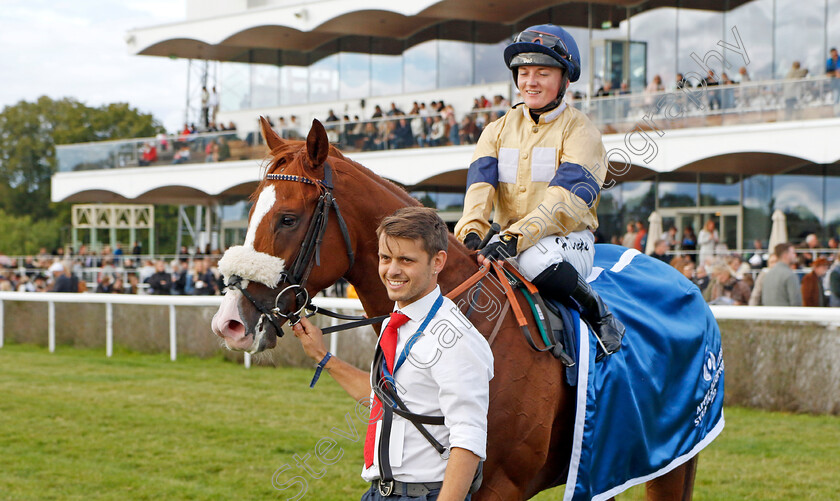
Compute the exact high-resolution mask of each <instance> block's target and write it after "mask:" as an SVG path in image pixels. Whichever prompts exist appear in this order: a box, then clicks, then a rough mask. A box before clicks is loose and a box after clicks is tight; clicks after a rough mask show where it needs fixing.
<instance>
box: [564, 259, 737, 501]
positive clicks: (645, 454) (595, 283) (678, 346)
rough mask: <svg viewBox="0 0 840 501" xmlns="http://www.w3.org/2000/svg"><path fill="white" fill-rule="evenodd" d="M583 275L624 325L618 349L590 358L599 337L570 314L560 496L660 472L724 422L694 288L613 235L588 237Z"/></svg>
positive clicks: (707, 317)
mask: <svg viewBox="0 0 840 501" xmlns="http://www.w3.org/2000/svg"><path fill="white" fill-rule="evenodd" d="M587 280H588V281H589V282H590V284H591V285H592V288H593V289H595V290H596V291H597V292H598V294H600V295H601V297H602V298H603V299H604V301H605V302H606V303H607V304H608V305H609V307H610V309H611V311H612V312H613V314H614V315H615V316H616V317H617V318H618V319H619V320H621V322H623V323H624V325H625V327H626V328H627V332H626V334H625V336H624V340H623V342H622V347H621V350H619V351H618V352H616V353H614V354H612V355H610V356H608V357H605V358H604V360H602V361H600V362H598V363H596V362H595V355H596V354H597V340H596V339H595V337H594V335H593V334H591V333H590V332H589V329H588V328H587V326H586V324H584V323H583V322H582V321H580V320H577V324H578V325H577V327H578V333H577V337H578V340H579V342H578V346H577V350H576V352H577V359H578V363H577V364H576V367H577V369H578V373H577V406H576V411H575V412H576V415H575V429H574V438H573V440H574V442H573V447H572V457H571V462H570V465H569V474H568V477H567V481H566V491H565V495H564V497H563V499H564V501H577V500H588V499H593V500H596V501H597V500H604V499H609V498H610V497H612V496H615V495H617V494H619V493H620V492H622V491H624V490H626V489H628V488H630V487H632V486H634V485H637V484H640V483H643V482H646V481H648V480H651V479H653V478H656V477H659V476H661V475H664V474H665V473H667V472H669V471H671V470H672V469H674V468H677V467H678V466H680V465H681V464H683V463H685V462H686V461H688V460H689V459H691V458H692V457H694V456H695V455H696V454H697V453H698V452H700V451H701V450H702V449H703V448H704V447H706V446H707V445H709V444H710V443H711V442H712V440H714V439H715V437H717V436H718V434H720V432H721V431H722V430H723V426H724V420H723V348H722V346H721V339H720V331H719V329H718V325H717V322H716V321H715V318H714V316H713V315H712V312H711V310H710V309H709V307H708V306H707V305H706V302H705V301H704V300H703V297H702V295H701V293H700V290H699V289H698V288H697V287H696V286H695V285H694V284H692V283H691V282H690V281H689V280H687V279H686V278H685V277H683V276H682V274H680V273H679V272H678V271H677V270H675V269H674V268H672V267H671V266H668V265H667V264H665V263H663V262H661V261H659V260H657V259H653V258H650V257H648V256H645V255H644V254H641V253H639V252H638V251H636V250H629V249H627V248H625V247H619V246H616V245H598V246H596V251H595V264H594V268H593V271H592V274H591V275H590V276H589V277H588V279H587ZM575 318H576V319H578V317H577V316H575ZM580 332H584V333H587V335H583V336H581V335H580Z"/></svg>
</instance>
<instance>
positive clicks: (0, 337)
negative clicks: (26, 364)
mask: <svg viewBox="0 0 840 501" xmlns="http://www.w3.org/2000/svg"><path fill="white" fill-rule="evenodd" d="M2 347H3V300H2V299H0V348H2Z"/></svg>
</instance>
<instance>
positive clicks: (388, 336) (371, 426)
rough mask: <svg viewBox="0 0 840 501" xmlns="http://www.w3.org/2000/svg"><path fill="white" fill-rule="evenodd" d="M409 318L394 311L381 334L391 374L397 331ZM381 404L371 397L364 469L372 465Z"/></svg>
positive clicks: (380, 341) (381, 344) (395, 350)
mask: <svg viewBox="0 0 840 501" xmlns="http://www.w3.org/2000/svg"><path fill="white" fill-rule="evenodd" d="M408 320H409V318H408V317H407V316H406V315H403V314H402V313H400V312H398V311H395V312H393V313H391V320H390V321H388V325H386V326H385V331H384V332H383V333H382V338H381V339H380V340H379V345H380V346H381V347H382V354H383V355H385V363H387V364H388V370H390V371H391V373H392V374H393V372H394V357H395V356H396V352H397V329H399V328H400V327H402V326H403V325H404V324H405V323H406V322H408ZM379 376H380V375H379V374H377V375H376V380H377V381H378V380H379ZM381 414H382V402H380V401H379V397H377V396H376V395H374V396H373V405H371V407H370V420H369V421H368V429H367V436H365V468H370V467H371V465H373V446H374V443H375V442H376V422H377V421H379V419H378V418H377V419H374V416H378V417H381Z"/></svg>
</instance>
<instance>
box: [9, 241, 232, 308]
mask: <svg viewBox="0 0 840 501" xmlns="http://www.w3.org/2000/svg"><path fill="white" fill-rule="evenodd" d="M141 253H142V249H141V247H140V245H139V244H138V243H135V245H134V248H133V249H132V253H131V255H125V254H123V251H122V246H121V245H120V244H117V246H116V248H115V249H114V250H113V251H112V250H111V248H110V246H107V245H106V246H104V247H103V248H102V251H101V252H99V253H96V252H89V251H88V249H87V247H86V246H84V245H82V246H81V247H80V249H79V251H78V252H77V253H75V254H74V255H65V253H64V249H63V248H59V249H56V250H55V251H53V252H52V253H48V252H47V250H46V248H42V249H41V251H40V252H39V254H38V255H35V256H26V257H23V258H15V259H13V258H10V257H8V256H4V255H0V291H19V292H97V293H107V294H155V295H195V296H212V295H217V294H220V290H221V289H222V287H223V286H222V285H220V284H223V283H224V281H223V278H222V277H221V276H220V273H219V270H218V268H217V262H218V259H219V257H220V256H219V254H218V251H214V252H213V253H211V252H209V249H208V250H207V252H206V253H205V254H196V253H192V254H191V253H189V252H188V250H187V249H186V247H182V248H181V251H180V252H179V253H178V255H176V256H174V257H173V258H172V259H171V260H164V259H162V258H157V259H155V258H150V257H148V256H142V255H141Z"/></svg>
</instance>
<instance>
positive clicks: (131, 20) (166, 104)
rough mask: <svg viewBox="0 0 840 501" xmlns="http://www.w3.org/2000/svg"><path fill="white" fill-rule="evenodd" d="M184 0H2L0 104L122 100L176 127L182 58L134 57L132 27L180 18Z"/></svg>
mask: <svg viewBox="0 0 840 501" xmlns="http://www.w3.org/2000/svg"><path fill="white" fill-rule="evenodd" d="M185 9H186V6H185V0H110V1H109V0H73V1H72V2H56V1H54V0H53V1H44V0H2V1H0V108H4V107H6V106H9V105H13V104H15V103H17V102H19V101H21V100H24V101H34V100H36V99H38V97H40V96H48V97H50V98H53V99H60V98H63V97H72V98H75V99H77V100H78V101H80V102H83V103H85V104H87V105H89V106H100V105H103V104H108V103H114V102H127V103H129V104H130V105H131V106H132V107H134V108H137V109H138V110H140V111H142V112H144V113H151V114H152V115H153V116H154V117H155V118H156V119H157V120H158V121H160V122H161V123H162V124H163V125H164V126H165V127H166V129H167V130H168V131H170V132H172V131H176V130H180V127H181V125H182V124H183V116H184V106H185V103H186V91H187V87H186V85H187V84H186V82H187V62H186V60H182V59H179V60H170V59H168V58H162V57H151V56H136V55H132V54H130V53H129V51H128V48H127V47H128V46H127V45H126V43H125V37H126V33H127V32H128V30H130V29H132V28H144V27H149V26H154V25H157V24H165V23H171V22H178V21H183V20H184V19H185V18H186V14H185Z"/></svg>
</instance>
